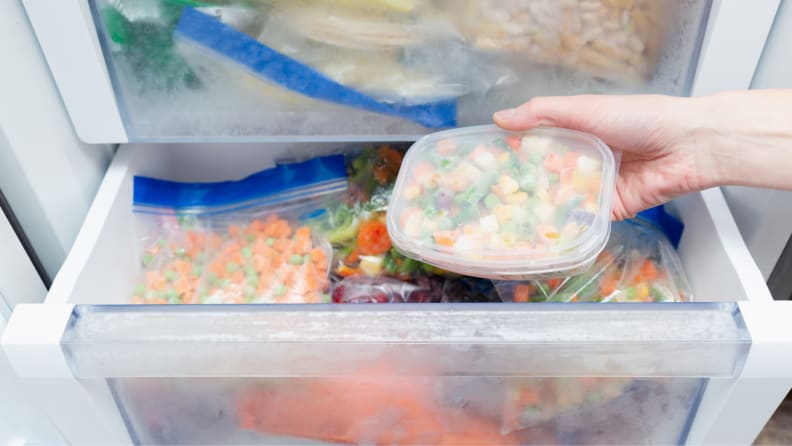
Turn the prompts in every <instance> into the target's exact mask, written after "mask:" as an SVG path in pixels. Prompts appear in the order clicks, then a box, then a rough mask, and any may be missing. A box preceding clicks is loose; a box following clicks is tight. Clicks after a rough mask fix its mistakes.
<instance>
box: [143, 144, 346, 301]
mask: <svg viewBox="0 0 792 446" xmlns="http://www.w3.org/2000/svg"><path fill="white" fill-rule="evenodd" d="M346 189H347V179H346V171H345V166H344V159H343V157H342V156H330V157H324V158H315V159H312V160H309V161H306V162H302V163H293V164H280V165H277V166H276V167H274V168H272V169H268V170H264V171H261V172H258V173H256V174H253V175H251V176H249V177H247V178H244V179H242V180H239V181H226V182H218V183H178V182H173V181H166V180H159V179H154V178H148V177H135V183H134V206H133V209H134V212H135V213H136V215H137V221H138V233H139V237H140V241H141V245H142V262H143V270H144V275H145V278H144V281H143V283H142V284H141V285H140V286H138V287H137V288H136V290H135V292H134V296H133V298H132V302H133V303H319V302H328V301H329V295H328V294H327V291H328V286H329V280H328V269H329V266H330V258H331V257H332V250H331V247H330V244H329V243H328V242H327V241H326V240H324V239H323V238H322V237H321V235H320V234H317V233H316V232H315V231H313V230H312V229H311V228H312V227H315V226H316V225H317V222H316V221H315V220H316V219H317V218H321V216H322V215H325V214H326V212H323V210H324V209H325V208H327V207H332V206H336V205H337V204H338V202H339V201H340V200H341V197H342V195H343V193H344V191H345V190H346Z"/></svg>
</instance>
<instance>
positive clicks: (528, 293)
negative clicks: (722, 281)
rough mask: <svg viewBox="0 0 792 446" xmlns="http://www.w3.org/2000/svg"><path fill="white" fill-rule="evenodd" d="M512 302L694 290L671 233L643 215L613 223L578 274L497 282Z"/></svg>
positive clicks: (643, 298)
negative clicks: (593, 256) (593, 258)
mask: <svg viewBox="0 0 792 446" xmlns="http://www.w3.org/2000/svg"><path fill="white" fill-rule="evenodd" d="M496 287H497V289H498V292H499V293H500V296H501V299H503V300H504V301H513V302H682V301H689V300H691V299H692V292H691V289H690V285H689V283H688V280H687V277H686V276H685V272H684V269H683V268H682V264H681V261H680V260H679V256H678V255H677V253H676V251H674V248H673V246H671V243H670V242H669V241H668V239H667V238H666V237H665V236H664V235H663V233H662V232H660V231H659V230H658V229H656V228H655V227H654V226H652V225H650V224H648V223H645V222H643V221H641V220H631V221H624V222H618V223H614V224H613V228H612V232H611V236H610V240H609V241H608V244H607V245H606V247H605V250H604V251H603V252H602V253H600V255H599V257H598V258H597V260H596V262H595V263H594V265H593V266H592V267H591V268H589V269H588V270H587V271H586V272H584V273H582V274H578V275H575V276H570V277H564V278H554V279H546V280H534V281H526V282H498V283H496Z"/></svg>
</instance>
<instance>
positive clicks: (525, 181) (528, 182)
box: [520, 173, 536, 192]
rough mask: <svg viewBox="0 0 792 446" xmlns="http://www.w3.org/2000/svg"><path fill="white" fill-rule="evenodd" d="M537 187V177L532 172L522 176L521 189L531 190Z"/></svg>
mask: <svg viewBox="0 0 792 446" xmlns="http://www.w3.org/2000/svg"><path fill="white" fill-rule="evenodd" d="M535 187H536V177H535V176H534V175H533V174H530V173H524V174H522V176H521V177H520V189H522V190H524V191H526V192H531V191H533V190H534V188H535Z"/></svg>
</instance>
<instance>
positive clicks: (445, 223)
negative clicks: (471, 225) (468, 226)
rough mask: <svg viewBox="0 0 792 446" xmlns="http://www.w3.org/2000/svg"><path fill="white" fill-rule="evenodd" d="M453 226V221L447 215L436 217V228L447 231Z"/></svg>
mask: <svg viewBox="0 0 792 446" xmlns="http://www.w3.org/2000/svg"><path fill="white" fill-rule="evenodd" d="M453 227H454V221H453V220H451V219H450V218H448V217H440V218H439V219H437V229H439V230H441V231H447V230H449V229H452V228H453Z"/></svg>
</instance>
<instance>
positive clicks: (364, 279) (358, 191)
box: [319, 144, 500, 303]
mask: <svg viewBox="0 0 792 446" xmlns="http://www.w3.org/2000/svg"><path fill="white" fill-rule="evenodd" d="M403 154H404V148H403V147H398V146H394V145H387V144H385V145H381V146H379V147H368V148H366V149H364V150H363V151H361V152H356V153H354V154H352V155H350V156H349V157H348V158H347V165H348V167H347V169H348V174H349V193H348V195H347V200H346V203H344V204H343V205H341V206H339V207H337V208H335V209H332V210H330V212H329V214H330V215H329V216H328V218H327V219H326V220H325V221H324V224H323V225H321V226H320V228H319V230H320V231H321V233H322V234H323V235H324V237H325V238H326V239H327V240H328V241H330V242H331V243H332V245H333V248H334V253H335V255H334V260H333V266H332V268H331V276H332V278H333V280H334V283H333V287H334V291H333V301H334V302H337V303H360V302H368V303H375V302H376V303H385V302H388V303H393V302H412V303H419V302H500V299H499V298H498V295H497V292H496V291H495V289H494V287H493V285H492V282H491V281H489V280H485V279H476V278H471V277H463V276H458V275H454V274H450V273H448V272H446V271H442V270H440V269H438V268H435V267H433V266H431V265H427V264H425V263H421V262H419V261H417V260H415V259H411V258H409V257H405V256H404V255H403V254H401V253H400V252H399V251H398V249H396V248H395V247H394V246H393V244H392V243H391V240H390V236H389V235H388V232H387V230H386V227H385V218H386V214H387V210H388V205H389V201H390V192H391V189H392V187H393V182H394V181H395V179H396V176H397V174H398V172H399V169H400V166H401V162H402V157H403Z"/></svg>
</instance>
